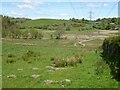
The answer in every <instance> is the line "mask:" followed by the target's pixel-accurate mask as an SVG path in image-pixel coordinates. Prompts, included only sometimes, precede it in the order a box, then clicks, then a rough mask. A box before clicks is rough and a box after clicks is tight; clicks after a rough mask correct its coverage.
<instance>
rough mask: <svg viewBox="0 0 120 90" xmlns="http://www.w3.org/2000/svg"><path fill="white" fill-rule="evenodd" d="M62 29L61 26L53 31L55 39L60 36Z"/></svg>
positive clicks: (62, 32)
mask: <svg viewBox="0 0 120 90" xmlns="http://www.w3.org/2000/svg"><path fill="white" fill-rule="evenodd" d="M64 32H65V31H64V29H63V28H60V27H59V28H58V29H57V30H56V31H55V37H56V39H60V38H61V36H62V35H63V34H64Z"/></svg>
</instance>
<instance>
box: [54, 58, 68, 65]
mask: <svg viewBox="0 0 120 90" xmlns="http://www.w3.org/2000/svg"><path fill="white" fill-rule="evenodd" d="M54 64H55V67H65V66H66V61H65V60H64V58H54Z"/></svg>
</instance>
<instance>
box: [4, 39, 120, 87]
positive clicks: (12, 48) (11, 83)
mask: <svg viewBox="0 0 120 90" xmlns="http://www.w3.org/2000/svg"><path fill="white" fill-rule="evenodd" d="M18 42H19V43H34V44H36V45H35V46H23V45H16V44H15V43H18ZM64 42H67V41H65V40H59V41H56V40H49V41H48V40H27V41H26V40H25V41H23V40H20V41H18V40H5V41H3V87H25V88H28V87H31V88H37V87H39V88H40V87H41V88H55V87H58V88H61V87H62V86H61V85H60V84H45V83H44V82H43V81H44V80H58V81H61V80H63V79H66V78H67V79H70V80H71V81H72V82H71V83H65V87H67V88H68V87H71V88H86V87H87V88H96V87H97V88H98V87H102V88H110V87H111V88H113V87H114V88H115V87H117V86H118V84H117V82H116V81H115V80H113V79H111V76H110V70H109V68H108V66H106V65H105V66H104V68H103V73H99V74H98V75H97V74H96V71H95V69H96V62H98V61H100V60H101V57H100V56H99V54H96V53H95V52H94V51H93V50H87V47H86V48H80V47H79V46H78V47H74V46H73V44H72V43H71V42H68V43H64ZM91 43H93V42H91ZM95 43H96V42H94V45H95ZM97 43H101V42H97ZM63 44H64V45H63ZM96 47H97V45H96ZM28 50H31V51H34V52H37V53H39V54H40V57H39V58H40V59H38V60H37V61H34V60H31V61H32V63H27V62H26V61H23V60H22V58H21V57H22V55H24V54H25V53H26V52H27V51H28ZM9 53H11V54H13V55H15V57H14V58H13V59H15V60H16V62H15V63H12V64H8V63H6V60H7V59H8V54H9ZM74 53H75V54H78V55H81V54H82V55H83V57H84V60H83V63H82V64H79V65H78V66H77V67H66V68H67V69H66V70H60V71H55V72H53V73H49V72H48V69H46V68H45V66H49V65H51V64H52V61H50V58H51V57H53V56H61V57H66V56H71V55H73V54H74ZM46 56H47V57H46ZM33 67H37V68H39V70H38V71H33V70H32V68H33ZM18 68H23V71H18V70H17V69H18ZM10 74H15V75H17V78H13V79H12V78H6V77H7V75H10ZM32 74H39V75H40V77H39V78H37V79H33V78H31V77H30V75H32ZM23 75H26V77H23Z"/></svg>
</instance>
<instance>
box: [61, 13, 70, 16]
mask: <svg viewBox="0 0 120 90" xmlns="http://www.w3.org/2000/svg"><path fill="white" fill-rule="evenodd" d="M68 15H69V14H67V13H61V14H60V16H68Z"/></svg>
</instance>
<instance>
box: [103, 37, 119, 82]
mask: <svg viewBox="0 0 120 90" xmlns="http://www.w3.org/2000/svg"><path fill="white" fill-rule="evenodd" d="M102 49H103V52H102V57H103V59H104V60H105V62H106V63H107V64H108V65H109V67H110V69H111V74H112V75H113V77H114V78H115V79H116V80H118V81H120V36H115V37H110V38H106V39H105V40H104V42H103V45H102Z"/></svg>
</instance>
